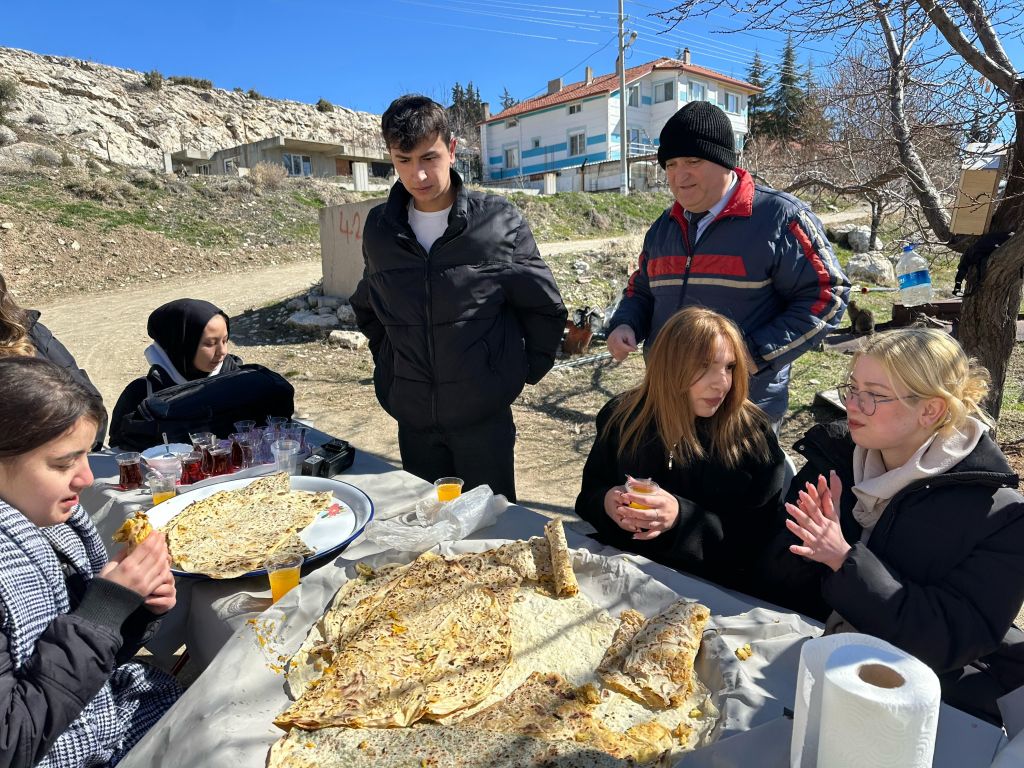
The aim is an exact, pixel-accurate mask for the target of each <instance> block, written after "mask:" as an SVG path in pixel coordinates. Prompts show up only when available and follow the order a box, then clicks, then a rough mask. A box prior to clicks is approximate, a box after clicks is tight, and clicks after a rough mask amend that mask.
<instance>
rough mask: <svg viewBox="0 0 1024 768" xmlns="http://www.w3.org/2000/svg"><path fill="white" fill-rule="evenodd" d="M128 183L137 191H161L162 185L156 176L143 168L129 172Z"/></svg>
mask: <svg viewBox="0 0 1024 768" xmlns="http://www.w3.org/2000/svg"><path fill="white" fill-rule="evenodd" d="M128 183H129V184H131V185H132V186H133V187H138V188H139V189H163V184H162V183H161V180H160V179H159V178H158V177H157V176H156V174H154V173H152V172H151V171H147V170H145V169H144V168H134V169H132V170H131V171H129V172H128Z"/></svg>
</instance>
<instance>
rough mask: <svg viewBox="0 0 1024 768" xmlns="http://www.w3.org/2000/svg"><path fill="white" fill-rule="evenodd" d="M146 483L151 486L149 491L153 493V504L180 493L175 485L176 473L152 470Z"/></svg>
mask: <svg viewBox="0 0 1024 768" xmlns="http://www.w3.org/2000/svg"><path fill="white" fill-rule="evenodd" d="M146 485H148V486H149V492H150V493H151V494H152V495H153V506H156V505H157V504H159V503H160V502H162V501H167V500H168V499H173V498H174V497H175V496H176V495H177V493H178V490H177V488H176V487H175V478H174V475H161V474H159V473H157V472H150V473H149V474H147V475H146Z"/></svg>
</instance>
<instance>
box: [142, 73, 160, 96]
mask: <svg viewBox="0 0 1024 768" xmlns="http://www.w3.org/2000/svg"><path fill="white" fill-rule="evenodd" d="M142 84H143V85H144V86H145V87H146V88H149V90H151V91H159V90H160V89H161V88H163V87H164V76H163V75H162V74H161V73H160V70H159V69H151V70H149V72H146V73H145V74H143V75H142Z"/></svg>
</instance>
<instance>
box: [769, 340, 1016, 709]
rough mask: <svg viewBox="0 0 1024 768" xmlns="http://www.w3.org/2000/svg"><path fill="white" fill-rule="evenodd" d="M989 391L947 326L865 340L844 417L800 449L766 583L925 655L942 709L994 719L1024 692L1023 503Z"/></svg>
mask: <svg viewBox="0 0 1024 768" xmlns="http://www.w3.org/2000/svg"><path fill="white" fill-rule="evenodd" d="M988 381H989V377H988V372H987V371H985V369H984V368H981V367H980V366H979V365H978V364H977V363H976V362H975V361H973V360H971V359H969V358H968V357H967V355H966V354H964V351H963V349H961V347H960V345H959V344H957V342H956V341H955V340H954V339H953V338H951V337H950V336H948V335H947V334H945V333H943V332H941V331H937V330H934V329H927V328H907V329H902V330H896V331H890V332H886V333H880V334H876V335H875V336H874V337H872V338H871V339H870V340H869V341H868V342H867V343H866V344H865V345H864V346H863V348H862V349H861V350H860V351H859V352H857V353H856V354H855V355H854V356H853V358H852V361H851V365H850V369H849V373H848V377H847V379H846V381H845V382H844V383H843V384H841V385H840V386H839V394H840V396H841V397H842V399H843V400H844V402H845V403H846V410H847V418H846V421H845V422H837V423H836V424H831V425H819V426H816V427H813V428H812V429H811V430H810V431H808V433H807V434H806V435H805V436H804V438H803V439H802V440H800V441H799V442H798V443H797V445H796V449H797V450H798V451H799V452H800V453H802V454H803V455H804V456H805V457H806V458H807V464H806V465H805V466H804V468H803V469H802V470H801V471H800V473H799V475H797V477H796V478H795V480H794V482H793V484H792V485H791V486H790V491H789V494H788V495H789V502H790V503H787V504H786V511H787V512H788V513H789V519H788V520H787V521H786V525H787V527H788V528H789V532H788V533H784V534H783V535H782V537H781V538H780V540H779V544H778V547H777V555H776V558H775V561H774V562H773V563H772V566H771V569H770V570H769V572H768V574H767V576H766V578H770V579H772V580H774V581H775V582H776V585H777V592H776V593H775V595H774V598H775V601H776V602H780V603H782V604H784V605H787V606H790V607H794V608H796V609H798V610H802V611H803V612H805V613H809V614H811V615H813V616H816V617H817V618H819V619H821V620H823V621H825V622H826V632H843V631H858V632H864V633H867V634H870V635H875V636H876V637H880V638H882V639H883V640H887V641H888V642H890V643H892V644H893V645H896V646H898V647H899V648H902V649H903V650H905V651H907V652H908V653H911V654H913V655H914V656H917V657H918V658H919V659H921V660H922V661H924V662H925V663H926V664H928V665H929V666H930V667H932V669H934V670H935V672H936V673H937V674H938V675H939V679H940V681H941V683H942V689H943V699H944V700H945V701H946V702H947V703H948V704H951V705H953V706H956V707H959V708H961V709H964V710H966V711H969V712H971V713H972V714H974V715H976V716H978V717H983V718H986V719H988V720H991V721H993V722H996V723H998V722H1000V714H999V711H998V708H997V707H996V703H995V700H996V699H997V698H998V697H999V696H1001V695H1003V694H1004V693H1007V692H1009V691H1010V690H1013V689H1014V688H1017V687H1018V686H1020V685H1022V684H1024V634H1022V633H1021V631H1020V630H1018V629H1017V628H1015V627H1014V626H1013V621H1014V618H1015V617H1016V615H1017V612H1018V611H1019V610H1020V607H1021V603H1022V601H1024V498H1022V497H1021V495H1020V494H1019V493H1018V492H1017V491H1016V490H1015V489H1016V487H1017V484H1018V478H1017V475H1016V474H1015V473H1014V472H1013V470H1012V469H1011V468H1010V466H1009V464H1008V463H1007V461H1006V458H1005V457H1004V456H1003V454H1002V452H1001V451H1000V449H999V446H998V445H996V443H995V441H994V440H993V439H992V437H991V435H990V434H989V427H990V426H991V424H992V421H991V419H990V417H989V416H988V415H987V414H986V413H985V412H984V411H983V410H982V408H981V405H980V403H981V402H982V400H983V399H984V398H985V395H986V394H987V392H988ZM787 550H788V551H787Z"/></svg>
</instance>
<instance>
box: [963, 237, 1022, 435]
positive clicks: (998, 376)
mask: <svg viewBox="0 0 1024 768" xmlns="http://www.w3.org/2000/svg"><path fill="white" fill-rule="evenodd" d="M1022 267H1024V232H1022V233H1020V234H1018V235H1015V236H1014V237H1012V238H1011V239H1009V240H1007V241H1006V242H1005V243H1004V244H1003V245H1002V247H1000V248H997V249H996V250H995V251H993V252H992V256H991V257H990V258H989V260H988V264H987V265H986V269H985V278H984V279H983V280H982V281H981V284H980V285H978V284H977V283H976V282H974V280H972V281H969V282H968V284H967V290H965V291H964V293H965V294H967V293H970V295H968V296H965V297H964V303H963V309H962V311H961V313H960V326H959V333H958V336H959V340H960V344H961V346H962V347H963V348H964V349H965V350H967V352H968V354H970V355H971V356H972V357H974V358H977V360H978V362H979V363H981V364H982V365H984V366H985V368H987V369H988V372H989V374H990V375H991V376H992V388H991V390H990V391H989V395H988V397H987V398H986V400H985V403H984V405H985V409H986V410H987V411H988V412H989V413H990V414H991V415H992V418H994V419H998V418H999V410H1000V407H1001V405H1002V401H1003V385H1004V384H1005V383H1006V369H1007V367H1008V365H1009V361H1010V353H1011V352H1012V351H1013V345H1014V343H1015V342H1016V340H1017V309H1018V307H1019V306H1020V299H1021V285H1022V282H1024V280H1022V278H1021V268H1022Z"/></svg>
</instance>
